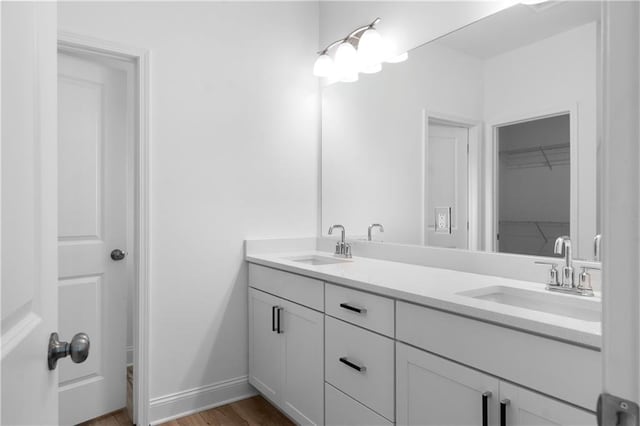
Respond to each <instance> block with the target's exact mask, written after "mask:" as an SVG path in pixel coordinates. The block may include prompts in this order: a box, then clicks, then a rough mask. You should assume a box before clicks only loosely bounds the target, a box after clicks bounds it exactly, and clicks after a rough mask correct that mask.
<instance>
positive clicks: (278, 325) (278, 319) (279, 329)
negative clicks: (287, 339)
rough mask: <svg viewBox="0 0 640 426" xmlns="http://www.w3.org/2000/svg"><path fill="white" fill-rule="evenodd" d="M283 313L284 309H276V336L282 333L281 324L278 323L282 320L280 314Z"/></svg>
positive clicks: (278, 307)
mask: <svg viewBox="0 0 640 426" xmlns="http://www.w3.org/2000/svg"><path fill="white" fill-rule="evenodd" d="M282 311H284V308H281V307H280V306H277V307H276V319H277V323H276V332H277V333H278V334H282V333H284V331H283V330H282V324H281V323H280V321H281V320H282V318H281V316H280V313H281V312H282Z"/></svg>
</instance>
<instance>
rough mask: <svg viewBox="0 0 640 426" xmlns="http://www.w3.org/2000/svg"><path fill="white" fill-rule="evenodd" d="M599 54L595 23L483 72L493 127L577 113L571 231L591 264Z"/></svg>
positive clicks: (491, 63) (493, 62) (492, 62)
mask: <svg viewBox="0 0 640 426" xmlns="http://www.w3.org/2000/svg"><path fill="white" fill-rule="evenodd" d="M597 50H598V48H597V23H591V24H587V25H583V26H580V27H578V28H574V29H572V30H570V31H567V32H564V33H561V34H558V35H556V36H553V37H550V38H547V39H544V40H541V41H539V42H537V43H533V44H530V45H528V46H524V47H522V48H520V49H515V50H512V51H510V52H506V53H504V54H502V55H498V56H495V57H493V58H490V59H488V60H487V61H486V63H485V70H484V74H485V88H484V93H485V105H484V111H485V119H486V122H487V124H488V125H491V124H492V123H496V122H501V121H503V120H511V119H512V118H514V117H519V116H520V117H535V116H536V115H540V114H545V113H549V112H550V110H552V109H558V112H559V111H562V110H563V109H565V110H566V108H573V109H574V110H575V112H576V113H577V117H575V118H576V121H577V127H576V128H574V129H572V132H573V133H574V134H576V135H577V139H576V141H577V144H576V146H577V147H578V154H577V162H576V163H575V165H576V167H574V168H572V171H571V173H572V180H575V182H576V183H577V193H576V194H574V197H575V199H574V200H572V209H575V212H574V213H575V214H576V215H577V216H578V221H577V223H576V221H574V220H573V217H572V229H573V227H574V226H577V228H576V232H572V235H571V238H572V240H573V241H574V243H577V244H576V245H574V247H576V248H577V251H576V255H577V257H579V258H583V259H591V258H592V252H593V250H592V246H593V237H594V236H595V234H596V211H597V206H596V187H597V176H596V169H597V167H596V157H597V148H596V143H597V111H596V108H597V104H596V94H597V78H596V77H597V76H596V73H597V69H598V66H597ZM556 82H557V83H556ZM487 145H488V146H490V144H487ZM573 154H574V151H572V155H573ZM576 195H577V196H576Z"/></svg>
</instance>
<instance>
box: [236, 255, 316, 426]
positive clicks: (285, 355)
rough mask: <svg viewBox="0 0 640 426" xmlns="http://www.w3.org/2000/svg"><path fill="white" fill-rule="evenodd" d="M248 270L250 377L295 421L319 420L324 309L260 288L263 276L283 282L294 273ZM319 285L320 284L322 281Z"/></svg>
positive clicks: (310, 422)
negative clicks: (299, 302)
mask: <svg viewBox="0 0 640 426" xmlns="http://www.w3.org/2000/svg"><path fill="white" fill-rule="evenodd" d="M258 268H260V267H258ZM265 269H266V268H265ZM253 272H254V273H253V274H252V273H251V270H250V285H251V288H249V383H251V384H252V385H253V386H254V387H255V388H256V389H258V390H259V391H260V392H261V393H262V394H263V395H264V396H265V397H267V398H268V399H269V400H271V401H272V402H273V403H274V404H275V405H277V406H278V407H280V409H281V410H283V411H284V412H285V413H286V414H287V415H289V417H291V418H292V419H293V420H295V421H296V422H297V423H299V424H312V425H322V424H324V315H323V313H322V312H318V311H316V310H314V309H311V308H309V307H306V306H303V305H301V304H298V303H294V302H293V301H290V300H285V299H284V298H282V297H278V296H275V295H272V294H269V293H266V292H264V291H262V290H260V289H259V287H261V286H262V284H264V281H263V279H264V278H265V276H267V277H269V279H276V280H277V279H278V277H282V278H283V279H284V281H285V282H288V280H290V279H295V277H296V275H293V274H287V273H284V272H279V271H263V270H258V271H255V270H254V271H253ZM256 272H257V273H256ZM264 272H266V274H264ZM274 272H277V273H276V274H274ZM280 274H282V275H280ZM302 278H304V277H302ZM307 280H308V279H307ZM271 284H273V283H271ZM318 285H320V286H321V289H322V282H318ZM270 288H273V287H270ZM306 296H308V295H306ZM306 296H305V297H306ZM319 303H320V305H321V304H322V303H323V302H322V301H320V302H319Z"/></svg>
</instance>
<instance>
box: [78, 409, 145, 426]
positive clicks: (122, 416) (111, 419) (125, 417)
mask: <svg viewBox="0 0 640 426" xmlns="http://www.w3.org/2000/svg"><path fill="white" fill-rule="evenodd" d="M132 424H133V423H131V419H130V418H129V414H127V409H126V408H123V409H122V410H118V411H115V412H113V413H109V414H105V415H104V416H100V417H98V418H95V419H91V420H89V421H86V422H84V423H80V424H79V425H77V426H131V425H132Z"/></svg>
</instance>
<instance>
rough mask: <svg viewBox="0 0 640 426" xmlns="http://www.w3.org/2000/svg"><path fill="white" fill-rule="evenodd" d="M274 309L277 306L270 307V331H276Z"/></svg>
mask: <svg viewBox="0 0 640 426" xmlns="http://www.w3.org/2000/svg"><path fill="white" fill-rule="evenodd" d="M276 309H278V307H277V306H272V307H271V331H276Z"/></svg>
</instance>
